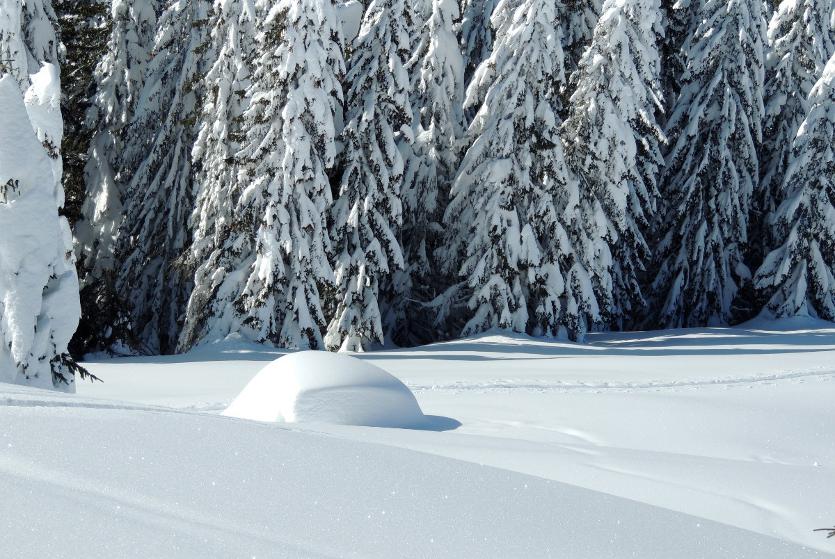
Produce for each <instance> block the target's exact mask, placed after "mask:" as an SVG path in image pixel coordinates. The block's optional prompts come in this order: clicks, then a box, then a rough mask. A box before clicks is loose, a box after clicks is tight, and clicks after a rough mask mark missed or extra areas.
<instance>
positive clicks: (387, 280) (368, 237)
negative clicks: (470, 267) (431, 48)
mask: <svg viewBox="0 0 835 559" xmlns="http://www.w3.org/2000/svg"><path fill="white" fill-rule="evenodd" d="M413 25H414V23H413V12H412V9H411V7H410V5H409V4H408V3H407V2H406V1H405V0H372V2H371V3H370V4H369V5H368V7H367V9H366V11H365V15H364V16H363V21H362V27H361V29H360V33H359V35H358V36H357V38H356V39H355V40H354V44H353V47H352V57H351V61H350V65H349V69H348V74H347V79H346V81H347V83H348V84H350V86H349V88H348V91H347V93H346V99H345V101H346V106H347V113H346V121H347V122H346V125H345V129H344V130H343V132H342V143H343V145H344V149H345V155H344V158H343V161H342V166H343V173H342V178H341V181H340V186H339V198H338V200H337V201H336V203H335V204H334V208H333V227H332V232H331V237H332V239H333V246H334V264H335V265H334V272H335V280H336V294H335V296H336V309H335V313H334V318H333V319H332V320H331V322H330V324H329V326H328V334H327V337H326V339H325V343H326V345H327V347H328V349H331V350H337V349H339V350H345V351H362V350H365V349H368V348H369V347H371V346H372V345H373V344H381V343H384V333H383V327H382V314H383V313H384V312H385V308H386V306H387V305H389V304H390V303H391V299H392V296H393V290H394V287H393V285H392V281H391V276H392V274H393V273H394V272H395V271H396V270H398V269H402V268H403V266H404V263H403V254H402V251H401V247H400V243H399V241H398V228H399V226H400V225H401V219H402V207H401V201H400V188H401V184H402V181H403V158H402V157H401V154H400V151H399V150H398V146H397V143H398V141H410V140H411V129H410V126H411V124H412V111H411V106H410V102H409V79H408V75H407V72H406V69H405V64H406V62H407V61H408V59H409V57H410V55H411V45H410V41H409V30H410V29H411V27H412V26H413Z"/></svg>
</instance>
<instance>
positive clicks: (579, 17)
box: [557, 0, 603, 77]
mask: <svg viewBox="0 0 835 559" xmlns="http://www.w3.org/2000/svg"><path fill="white" fill-rule="evenodd" d="M602 5H603V0H562V2H560V4H558V6H557V9H558V10H560V12H561V14H562V15H561V17H562V22H563V24H562V25H563V39H562V44H563V52H564V53H565V71H566V76H568V77H570V76H571V74H572V73H573V72H574V71H575V70H576V69H577V65H578V64H579V62H580V58H581V57H582V56H583V52H584V51H585V50H586V48H588V46H589V45H590V44H591V41H592V36H593V35H594V27H595V25H596V24H597V20H598V18H599V17H600V14H601V10H602Z"/></svg>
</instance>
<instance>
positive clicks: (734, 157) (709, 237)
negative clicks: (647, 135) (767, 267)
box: [653, 0, 765, 328]
mask: <svg viewBox="0 0 835 559" xmlns="http://www.w3.org/2000/svg"><path fill="white" fill-rule="evenodd" d="M698 10H699V11H698V15H697V20H698V21H699V24H698V27H697V28H696V31H695V33H694V34H693V35H692V36H691V37H689V38H688V39H687V41H686V42H685V45H684V50H685V53H686V70H685V74H684V78H683V87H682V91H681V94H680V95H679V98H678V100H677V101H676V104H675V107H674V109H673V112H672V115H671V117H670V120H669V123H668V126H667V130H666V132H667V135H668V137H669V138H670V140H671V146H672V147H671V150H670V152H669V153H668V154H667V157H666V169H665V172H664V177H663V182H662V197H663V198H664V199H665V200H666V201H667V206H666V207H665V208H664V210H663V211H661V212H659V219H658V230H659V232H660V239H661V241H660V243H659V246H658V259H659V262H660V269H659V271H658V273H657V275H656V277H655V280H654V283H653V290H654V294H655V301H656V313H657V316H658V323H659V324H660V325H661V326H662V327H665V328H673V327H689V326H703V325H720V324H728V323H729V322H731V321H732V320H733V313H732V305H733V302H734V299H735V298H736V296H737V293H738V290H739V289H740V286H741V285H742V284H744V283H746V282H748V281H749V280H750V271H749V268H748V267H747V265H746V262H745V255H746V250H747V244H748V236H747V235H748V218H749V212H750V208H751V197H752V195H753V192H754V188H755V187H756V185H757V183H758V179H759V164H758V159H757V148H758V144H759V142H760V140H761V122H762V115H763V103H762V89H763V45H764V42H765V29H764V23H763V17H762V2H760V1H759V0H730V1H729V0H701V1H700V3H699V6H698Z"/></svg>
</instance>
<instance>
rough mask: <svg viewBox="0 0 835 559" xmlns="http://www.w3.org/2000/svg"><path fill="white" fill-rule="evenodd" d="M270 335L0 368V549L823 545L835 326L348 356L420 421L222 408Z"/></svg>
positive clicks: (485, 553) (830, 495) (292, 551)
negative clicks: (63, 367)
mask: <svg viewBox="0 0 835 559" xmlns="http://www.w3.org/2000/svg"><path fill="white" fill-rule="evenodd" d="M278 355H280V352H278V351H274V350H270V349H265V348H262V347H253V346H246V345H243V344H235V343H232V342H227V343H225V344H222V345H215V346H209V347H203V348H200V349H198V350H196V351H194V352H193V353H191V354H189V355H187V356H175V357H156V358H126V359H102V360H94V361H91V362H89V363H87V366H88V367H89V368H90V370H91V372H93V373H94V374H96V375H98V376H99V377H101V378H102V379H103V380H104V381H105V382H104V383H97V384H82V385H80V386H79V394H78V395H76V396H71V395H69V396H68V395H58V394H53V393H47V392H39V391H35V390H31V389H22V388H18V387H11V386H8V385H2V388H0V403H2V402H3V401H5V402H6V403H7V404H9V405H6V406H0V425H2V427H0V470H2V473H3V479H5V480H6V481H5V482H4V483H3V484H2V485H0V487H2V488H3V491H2V498H0V515H2V518H3V519H4V521H5V525H4V527H3V529H2V530H0V549H4V550H8V549H15V550H18V551H20V553H19V554H18V556H21V557H23V556H29V557H42V556H50V557H52V556H62V554H63V555H64V556H91V557H92V556H129V555H136V556H166V557H180V556H183V557H191V556H194V557H211V556H223V557H230V556H232V557H244V556H246V557H249V556H258V557H273V556H276V557H296V556H328V557H331V556H359V557H394V556H398V557H399V556H414V557H549V556H550V557H570V558H572V559H573V558H585V557H588V558H595V559H599V558H621V557H624V558H625V557H647V558H661V557H663V558H665V559H666V558H677V559H678V558H689V557H704V558H717V557H734V558H737V557H739V558H741V557H751V558H756V559H764V558H771V557H773V558H802V557H828V556H831V554H835V540H831V539H830V540H827V539H826V537H825V534H824V533H822V532H813V531H812V530H813V529H815V528H823V527H826V526H832V525H833V524H835V405H833V402H835V325H832V324H829V323H813V322H810V321H784V322H780V323H765V322H763V323H751V324H748V325H746V326H745V327H740V328H732V329H720V328H717V329H700V330H681V331H670V332H647V333H630V334H605V335H604V334H600V335H595V336H592V337H591V340H590V343H589V344H588V345H576V344H570V343H560V342H550V341H543V340H536V339H530V338H526V337H524V336H514V337H509V336H503V335H485V336H481V337H479V338H476V339H470V340H464V341H458V342H451V343H446V344H437V345H434V346H430V347H425V348H419V349H412V350H396V351H386V352H380V353H373V354H366V355H362V356H360V357H361V358H362V359H366V360H368V361H370V362H372V363H373V364H375V365H377V366H379V367H381V368H383V369H385V370H387V371H389V372H390V373H392V374H394V375H396V376H397V377H398V378H400V379H401V380H403V381H404V382H405V383H406V384H407V385H408V386H409V387H410V388H411V389H412V390H413V392H414V393H415V395H416V397H417V400H418V402H419V404H420V406H421V408H422V409H423V411H424V412H425V413H426V414H431V415H434V416H438V417H437V421H436V422H435V423H433V425H434V426H435V427H436V428H435V429H434V430H425V431H420V430H407V429H383V428H371V427H355V426H337V425H325V424H294V425H282V424H277V425H276V424H262V423H255V422H251V421H245V420H240V419H234V418H227V417H220V416H219V415H218V413H219V412H220V411H222V410H223V409H224V408H225V407H226V406H227V405H228V404H229V403H230V402H231V401H232V400H233V399H234V398H235V396H236V395H237V394H238V393H239V392H240V391H241V389H242V388H243V387H244V386H245V385H246V384H247V383H248V381H249V380H250V379H251V378H252V377H253V376H254V375H255V374H256V373H257V372H258V371H259V370H260V369H261V368H262V367H263V366H264V365H265V363H266V362H268V361H271V360H273V359H275V358H276V357H277V356H278ZM172 408H173V409H172ZM459 422H460V426H459V425H458V423H459ZM456 427H457V428H456ZM415 451H419V452H415ZM33 530H34V531H33ZM804 546H805V549H804Z"/></svg>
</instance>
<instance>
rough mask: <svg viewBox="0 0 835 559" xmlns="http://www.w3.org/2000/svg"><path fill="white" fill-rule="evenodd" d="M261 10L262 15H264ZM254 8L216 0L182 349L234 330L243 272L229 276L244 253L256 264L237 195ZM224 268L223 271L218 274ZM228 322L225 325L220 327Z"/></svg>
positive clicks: (198, 145)
mask: <svg viewBox="0 0 835 559" xmlns="http://www.w3.org/2000/svg"><path fill="white" fill-rule="evenodd" d="M262 15H263V14H262ZM258 17H259V15H258V13H257V12H256V9H255V6H254V5H253V4H251V3H249V2H246V1H245V0H216V1H215V4H214V13H213V15H212V28H211V32H210V52H212V54H213V59H214V62H213V64H212V66H211V68H210V69H209V70H208V72H207V73H206V78H205V79H206V83H208V84H211V85H210V86H209V87H208V88H207V93H206V98H205V101H204V103H203V109H202V111H201V113H200V115H199V125H198V126H199V132H198V134H197V138H196V141H195V144H194V147H193V149H192V157H193V161H194V167H195V175H194V181H195V192H196V195H195V203H194V211H193V212H192V215H191V217H190V221H189V223H190V226H191V228H192V230H193V239H192V243H191V245H190V246H189V249H188V252H187V258H186V262H185V264H186V270H187V272H188V274H189V275H191V276H193V278H194V290H193V291H192V293H191V295H190V297H189V302H188V307H187V311H186V317H185V321H184V324H183V331H182V333H181V335H180V340H179V347H180V349H181V350H187V349H189V348H190V347H192V346H194V345H195V344H196V343H198V342H200V341H201V340H203V339H222V338H223V337H225V336H226V335H228V334H230V333H231V326H232V323H233V319H234V316H235V305H234V301H235V298H236V297H237V296H238V291H239V289H237V285H236V284H233V286H231V287H229V288H227V289H224V288H223V285H222V283H224V282H229V281H230V279H231V281H233V282H235V281H237V282H240V280H241V277H242V274H243V271H240V272H239V273H238V274H230V273H229V271H230V270H231V268H232V264H227V263H226V262H225V261H224V260H230V259H238V260H240V261H245V262H246V264H247V265H251V261H252V255H251V252H252V246H251V237H252V234H243V233H245V232H248V231H250V230H251V229H253V227H254V226H253V225H251V224H250V225H249V226H248V227H244V226H243V224H244V223H246V221H245V220H246V219H248V218H249V213H247V212H241V211H240V210H239V208H238V201H239V200H240V198H241V193H242V191H243V190H244V188H245V187H246V182H245V181H244V180H239V171H240V170H241V169H243V168H244V164H243V161H244V158H243V157H242V156H240V155H239V152H240V150H241V145H242V143H243V142H244V137H245V132H246V128H247V122H246V119H245V116H244V113H245V111H246V110H247V107H248V105H249V98H248V97H247V93H248V92H250V91H251V88H252V83H251V67H252V64H253V61H254V60H255V58H256V54H257V45H258V43H257V40H256V28H255V27H256V22H257V21H258ZM218 270H222V275H223V278H222V279H221V278H220V277H219V276H220V275H221V274H215V272H217V271H218ZM222 324H226V327H225V328H224V327H222V326H221V325H222Z"/></svg>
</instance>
